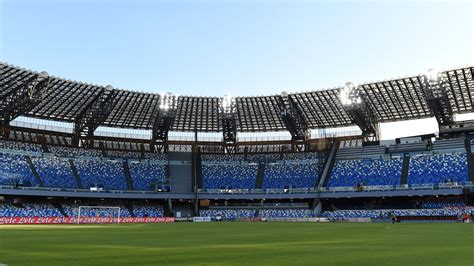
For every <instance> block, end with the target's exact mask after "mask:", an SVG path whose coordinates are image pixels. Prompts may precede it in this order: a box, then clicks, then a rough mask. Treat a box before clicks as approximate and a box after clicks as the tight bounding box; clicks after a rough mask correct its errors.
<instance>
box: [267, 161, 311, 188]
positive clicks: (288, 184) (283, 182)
mask: <svg viewBox="0 0 474 266" xmlns="http://www.w3.org/2000/svg"><path fill="white" fill-rule="evenodd" d="M318 176H319V171H318V166H317V165H316V164H315V163H295V162H293V163H290V162H287V163H283V164H281V163H278V164H267V165H266V167H265V175H264V179H263V188H264V189H269V188H313V187H314V186H315V185H316V181H317V179H318Z"/></svg>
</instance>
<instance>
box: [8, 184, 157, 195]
mask: <svg viewBox="0 0 474 266" xmlns="http://www.w3.org/2000/svg"><path fill="white" fill-rule="evenodd" d="M0 189H16V190H25V191H48V192H89V193H111V194H127V193H133V194H156V193H163V192H166V191H145V190H91V189H79V188H77V189H76V188H48V187H15V186H9V185H0Z"/></svg>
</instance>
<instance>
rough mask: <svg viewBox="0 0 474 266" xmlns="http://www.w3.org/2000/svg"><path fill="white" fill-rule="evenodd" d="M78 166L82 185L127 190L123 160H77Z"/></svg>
mask: <svg viewBox="0 0 474 266" xmlns="http://www.w3.org/2000/svg"><path fill="white" fill-rule="evenodd" d="M76 167H77V170H78V172H79V175H80V176H81V181H82V186H83V187H84V188H89V187H91V186H99V187H101V186H103V187H104V189H106V190H126V189H127V184H126V181H125V176H124V173H123V166H122V162H117V161H93V160H77V161H76Z"/></svg>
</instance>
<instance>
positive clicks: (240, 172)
mask: <svg viewBox="0 0 474 266" xmlns="http://www.w3.org/2000/svg"><path fill="white" fill-rule="evenodd" d="M257 168H258V166H257V165H239V164H203V165H202V177H203V187H204V188H205V189H221V188H233V189H253V188H255V179H256V176H257Z"/></svg>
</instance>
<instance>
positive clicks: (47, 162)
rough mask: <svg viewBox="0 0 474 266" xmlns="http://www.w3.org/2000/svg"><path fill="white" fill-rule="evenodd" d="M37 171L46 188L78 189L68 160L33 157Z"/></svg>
mask: <svg viewBox="0 0 474 266" xmlns="http://www.w3.org/2000/svg"><path fill="white" fill-rule="evenodd" d="M31 161H32V162H33V164H34V165H35V168H36V171H37V172H38V174H39V175H40V176H41V180H43V183H44V186H45V187H52V188H77V183H76V180H75V179H74V175H73V173H72V170H71V167H70V165H69V162H68V159H65V158H60V157H44V158H43V157H32V158H31Z"/></svg>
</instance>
